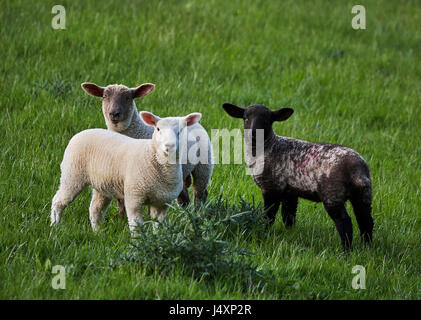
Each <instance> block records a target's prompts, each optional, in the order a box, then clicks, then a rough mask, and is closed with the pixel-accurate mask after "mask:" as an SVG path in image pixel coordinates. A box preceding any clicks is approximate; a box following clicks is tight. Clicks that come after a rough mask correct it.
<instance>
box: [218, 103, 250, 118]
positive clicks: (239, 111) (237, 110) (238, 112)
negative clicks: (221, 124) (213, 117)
mask: <svg viewBox="0 0 421 320" xmlns="http://www.w3.org/2000/svg"><path fill="white" fill-rule="evenodd" d="M222 108H224V110H225V111H226V113H228V114H229V115H230V116H231V117H234V118H241V119H242V118H243V117H244V111H246V109H244V108H241V107H237V106H236V105H233V104H231V103H224V104H223V105H222Z"/></svg>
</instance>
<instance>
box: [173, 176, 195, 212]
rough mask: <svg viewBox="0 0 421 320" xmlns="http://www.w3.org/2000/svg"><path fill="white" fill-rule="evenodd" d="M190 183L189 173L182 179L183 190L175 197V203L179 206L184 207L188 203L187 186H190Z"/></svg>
mask: <svg viewBox="0 0 421 320" xmlns="http://www.w3.org/2000/svg"><path fill="white" fill-rule="evenodd" d="M191 183H192V181H191V175H188V176H187V178H186V179H184V186H183V190H182V191H181V193H180V195H179V196H178V198H177V203H178V205H179V206H180V207H185V206H187V205H188V204H189V203H190V197H189V187H190V186H191Z"/></svg>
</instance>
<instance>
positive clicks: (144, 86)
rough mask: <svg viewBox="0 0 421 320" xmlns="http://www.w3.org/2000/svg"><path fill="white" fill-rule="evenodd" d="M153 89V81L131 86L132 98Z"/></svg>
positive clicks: (141, 95) (142, 95) (145, 94)
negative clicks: (135, 86) (134, 86)
mask: <svg viewBox="0 0 421 320" xmlns="http://www.w3.org/2000/svg"><path fill="white" fill-rule="evenodd" d="M154 89H155V85H154V84H153V83H144V84H141V85H140V86H138V87H137V88H132V89H131V90H132V93H133V99H135V98H140V97H144V96H147V95H148V94H149V93H151V92H152V91H153V90H154Z"/></svg>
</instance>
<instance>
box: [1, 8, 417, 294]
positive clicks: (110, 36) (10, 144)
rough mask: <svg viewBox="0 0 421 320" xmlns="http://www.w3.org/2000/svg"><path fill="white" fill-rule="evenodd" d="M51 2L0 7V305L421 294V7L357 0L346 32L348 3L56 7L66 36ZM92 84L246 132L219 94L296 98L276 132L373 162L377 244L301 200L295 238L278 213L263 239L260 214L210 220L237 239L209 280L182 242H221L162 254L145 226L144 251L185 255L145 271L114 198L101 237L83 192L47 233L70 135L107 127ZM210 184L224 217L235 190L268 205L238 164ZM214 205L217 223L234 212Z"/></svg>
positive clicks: (147, 105) (243, 101)
mask: <svg viewBox="0 0 421 320" xmlns="http://www.w3.org/2000/svg"><path fill="white" fill-rule="evenodd" d="M55 4H57V3H56V2H54V1H36V2H32V1H21V0H15V1H2V3H1V8H2V9H1V11H0V24H1V28H0V36H1V41H0V59H1V61H2V63H1V65H0V68H1V73H0V74H1V77H0V81H1V82H0V111H1V116H0V128H1V138H0V150H1V153H0V157H1V158H0V203H1V204H2V205H1V207H0V298H2V299H79V298H83V299H97V298H105V299H242V298H245V299H421V277H420V274H421V264H420V261H421V249H420V243H421V236H420V231H421V222H420V217H421V212H420V211H421V192H420V189H421V188H420V184H421V167H420V162H421V148H420V140H421V129H420V123H421V111H420V101H421V82H420V79H421V29H420V28H419V22H420V20H421V3H420V2H419V1H399V2H398V1H386V0H384V1H362V2H359V4H362V5H364V6H365V8H366V13H367V29H366V30H353V29H352V28H351V19H352V17H353V15H352V14H351V8H352V6H353V5H354V4H356V3H353V2H352V1H322V0H319V1H295V0H294V1H293V0H291V1H282V2H281V1H240V0H235V1H219V0H218V1H216V0H209V1H138V2H136V3H135V2H134V1H128V0H120V1H107V2H103V3H102V2H101V4H98V2H97V1H61V4H63V5H64V6H65V8H66V13H67V21H66V22H67V23H66V30H53V29H52V28H51V19H52V17H53V14H51V8H52V6H53V5H55ZM84 81H90V82H96V83H98V84H100V85H106V84H110V83H123V84H126V85H128V86H136V85H139V84H140V83H143V82H152V83H155V84H156V90H155V92H153V94H151V95H150V96H148V97H145V98H143V99H142V100H139V101H138V102H137V105H138V108H139V109H140V110H149V111H152V112H154V113H156V114H158V115H160V116H169V115H182V114H187V113H189V112H193V111H198V112H201V113H202V114H203V119H202V121H201V123H202V124H203V125H204V126H205V128H206V129H208V130H209V132H210V130H211V129H216V128H228V129H234V128H239V127H240V126H241V125H242V123H241V122H240V121H238V120H235V119H232V118H230V117H228V116H227V115H226V114H225V113H224V112H223V110H222V108H221V104H222V103H223V102H232V103H235V104H238V105H241V106H247V105H250V104H252V103H261V104H265V105H267V106H269V107H270V108H272V109H275V108H278V107H282V106H291V107H293V108H294V109H295V113H294V115H293V116H292V117H291V118H290V119H289V120H288V121H286V122H284V123H282V124H276V125H275V126H274V128H275V130H276V132H277V133H278V134H281V135H285V136H292V137H296V138H300V139H306V140H311V141H319V142H331V143H339V144H343V145H347V146H349V147H351V148H354V149H355V150H357V151H358V152H360V153H361V154H362V155H363V157H364V158H365V159H366V160H367V162H368V164H369V166H370V168H371V174H372V179H373V188H374V190H373V192H374V195H373V196H374V199H373V217H374V221H375V229H374V243H373V245H372V247H371V248H364V247H363V245H362V244H361V242H360V241H359V239H358V238H357V237H358V230H357V227H356V223H355V219H354V216H353V214H352V210H351V208H350V206H347V207H348V209H349V212H350V214H351V216H352V219H353V222H354V231H355V232H354V234H355V236H356V237H355V238H356V241H355V248H354V250H353V251H352V252H350V253H349V254H344V253H343V252H342V250H341V248H340V242H339V237H338V235H337V234H336V230H335V227H334V224H333V222H332V221H331V220H330V218H329V217H328V215H327V213H326V212H325V211H324V210H323V208H322V206H321V205H320V204H314V203H311V202H308V201H305V200H301V201H300V203H299V207H298V213H297V225H296V226H295V227H294V228H293V229H291V230H286V229H285V227H284V226H283V224H282V222H281V221H277V222H276V224H275V225H274V227H273V228H271V229H270V230H269V231H267V232H261V231H259V230H260V228H261V224H260V223H258V220H256V221H257V222H256V223H254V224H250V225H248V227H244V226H243V227H241V224H240V225H239V226H237V229H236V230H237V231H235V232H232V233H222V234H220V233H221V232H222V230H220V229H215V230H213V229H212V230H213V231H212V232H214V233H212V234H213V235H216V234H220V237H221V239H222V240H223V241H224V243H225V245H226V246H227V247H223V248H222V249H221V248H220V247H212V246H211V248H213V249H209V250H208V251H206V250H204V254H209V255H211V254H215V257H218V258H217V259H215V262H214V263H215V268H216V269H212V270H216V271H215V272H214V274H213V275H212V276H203V277H197V276H194V275H192V270H195V269H197V268H198V265H197V264H195V262H197V261H195V259H189V260H183V259H182V257H183V255H184V254H185V251H183V250H189V248H190V247H191V248H196V249H197V247H198V246H199V245H200V244H203V245H212V238H209V239H211V240H209V239H207V238H206V234H203V235H201V236H197V237H196V238H189V239H193V240H194V241H193V240H192V241H190V242H187V244H186V246H185V247H183V248H184V249H183V250H181V251H174V250H173V249H174V248H175V247H174V248H173V247H171V245H168V246H167V247H165V246H164V244H162V245H161V246H156V247H153V246H152V244H153V239H156V238H154V237H163V238H162V239H161V238H159V239H158V240H159V241H164V240H165V239H166V238H165V236H167V235H166V234H164V233H162V232H161V233H159V234H158V235H154V234H153V233H152V232H151V231H150V230H148V229H147V228H145V237H146V238H145V239H146V240H144V241H146V242H144V243H143V244H145V243H149V245H150V247H148V248H149V250H152V251H150V252H154V251H153V250H155V249H156V248H158V249H156V250H158V253H155V255H154V254H153V253H151V255H150V257H151V259H157V260H156V261H161V262H162V261H164V260H165V259H167V258H168V259H169V260H165V261H166V262H168V261H173V260H171V259H175V260H174V261H175V262H174V265H173V266H172V267H171V268H164V267H163V268H160V267H159V266H158V267H156V266H155V267H153V263H152V262H151V263H152V265H151V264H150V263H148V260H147V259H146V260H145V255H144V253H142V250H141V247H139V249H138V251H136V250H135V249H134V248H135V247H132V244H133V240H132V239H130V236H129V232H128V227H127V224H126V222H125V221H122V220H120V219H119V218H118V212H117V211H118V209H117V206H116V203H115V202H113V204H112V206H111V207H110V208H109V210H108V215H107V219H106V221H105V222H104V223H103V225H102V227H101V229H100V231H99V232H98V233H94V232H92V230H91V228H90V224H89V219H88V207H89V197H90V192H89V191H88V190H86V191H85V192H83V193H82V194H81V195H80V196H79V197H78V198H77V200H76V201H75V202H74V203H73V204H72V205H71V206H70V207H68V208H67V209H66V211H65V214H64V221H63V224H62V225H61V226H60V227H58V228H50V226H49V208H50V203H51V199H52V197H53V195H54V193H55V191H56V189H57V187H58V182H59V175H60V170H59V164H60V162H61V159H62V155H63V152H64V149H65V147H66V145H67V143H68V141H69V139H70V138H71V137H72V136H73V135H74V134H76V133H77V132H79V131H82V130H84V129H86V128H95V127H101V128H104V127H105V124H104V120H103V116H102V113H101V109H100V100H98V99H95V98H93V97H90V96H88V95H86V94H85V93H84V92H83V91H82V90H81V88H80V83H81V82H84ZM209 193H210V202H209V204H208V205H207V206H210V208H212V206H213V205H214V204H215V202H216V201H217V199H218V198H219V197H221V198H222V199H224V200H226V201H227V202H228V205H230V206H231V207H227V209H226V210H227V211H229V210H231V211H232V212H231V211H230V212H231V213H230V214H235V212H237V213H238V212H240V211H241V210H240V209H235V208H236V207H235V206H236V205H239V203H240V202H241V200H240V197H241V198H243V199H244V200H245V201H247V202H249V203H252V202H253V201H254V203H255V205H254V207H257V209H253V208H254V207H253V206H252V209H251V212H259V210H260V209H259V208H260V207H261V203H262V199H261V194H260V190H259V189H258V188H257V187H256V186H255V185H254V183H253V180H252V178H251V177H250V176H248V175H246V174H245V164H242V165H217V166H216V167H215V170H214V174H213V177H212V180H211V184H210V188H209ZM228 208H234V209H228ZM189 210H190V211H189V212H190V214H191V215H194V214H195V210H194V209H193V208H190V209H189ZM202 210H204V211H203V212H205V213H200V212H202V211H200V210H199V211H197V212H196V213H197V215H198V217H202V218H203V219H204V220H200V221H202V222H200V223H204V224H205V225H206V223H207V222H206V221H207V220H206V219H207V218H206V212H208V211H207V210H211V209H209V208H208V209H206V208H203V209H202ZM221 210H222V211H221V212H219V215H218V216H217V219H216V220H215V221H216V222H218V221H219V222H221V221H224V213H227V215H229V214H228V212H224V210H225V209H221ZM236 210H237V211H236ZM187 214H189V213H187ZM203 215H204V216H203ZM167 217H168V224H169V225H170V226H173V227H174V228H176V230H178V229H177V228H180V227H181V226H182V221H184V220H182V219H185V217H184V218H183V212H182V211H180V210H178V209H171V210H170V212H169V213H168V216H167ZM202 218H201V219H202ZM218 219H219V220H218ZM216 222H215V223H216ZM234 229H235V228H234ZM165 230H167V229H165ZM186 232H187V231H186ZM170 235H171V234H170ZM170 235H168V237H170ZM187 236H192V235H191V234H190V233H187ZM169 239H171V238H169ZM206 239H207V240H206ZM209 241H210V242H209ZM158 243H165V242H158ZM176 243H177V242H174V246H175V245H176ZM189 243H190V244H189ZM140 244H142V242H140ZM196 245H197V246H196ZM151 248H152V249H151ZM153 248H155V249H153ZM159 248H161V249H159ZM204 248H208V247H206V246H205V247H204ZM224 248H225V249H224ZM227 248H228V249H229V250H234V251H235V250H244V252H247V254H245V256H244V259H245V260H244V261H242V260H241V259H242V258H241V255H240V256H237V257H236V258H235V259H237V260H236V263H237V264H234V265H235V266H236V268H244V270H246V269H247V268H248V267H250V270H251V271H250V272H252V273H253V274H254V273H262V274H264V279H265V281H267V285H265V286H263V287H258V286H254V285H253V283H254V282H253V281H257V280H255V279H254V278H253V279H254V280H253V279H251V278H250V279H251V280H250V281H249V282H247V281H248V280H247V279H248V278H247V277H248V275H245V276H244V275H242V274H243V273H242V272H239V271H238V270H239V269H227V271H226V272H225V273H224V272H223V270H224V269H222V271H221V269H218V268H219V267H220V265H223V262H224V261H228V260H226V259H228V258H229V257H227V256H226V253H224V252H225V251H223V250H226V249H227ZM133 250H135V251H133ZM159 250H167V251H165V252H167V253H168V252H170V253H171V254H168V255H165V256H162V255H160V254H159V252H162V251H159ZM192 250H193V249H192ZM212 250H215V251H212ZM221 250H222V251H221ZM130 252H131V257H132V258H131V259H129V258H127V256H126V254H127V253H130ZM183 252H184V253H183ZM124 257H126V258H124ZM133 257H134V258H133ZM193 257H194V255H193ZM210 257H211V256H210ZM201 258H204V257H201ZM205 258H206V257H205ZM159 259H161V260H159ZM162 259H164V260H162ZM224 259H225V260H224ZM142 261H143V262H142ZM151 261H152V260H151ZM165 261H164V262H165ZM183 261H184V262H183ZM198 261H199V262H200V261H201V260H198ZM221 263H222V264H221ZM56 264H59V265H63V266H65V267H66V270H67V279H66V290H54V289H52V287H51V280H52V277H53V276H54V275H53V274H51V266H53V265H56ZM357 264H359V265H363V266H364V267H365V268H366V271H367V284H366V285H367V289H366V290H354V289H352V287H351V281H352V278H353V276H354V274H352V273H351V270H352V267H353V266H354V265H357ZM199 269H200V268H199ZM200 270H202V271H203V269H200ZM200 270H199V271H200ZM233 270H234V271H233ZM235 270H237V271H235ZM244 270H243V271H244ZM196 275H197V273H196ZM244 281H245V282H246V283H248V284H249V285H242V283H243V282H244Z"/></svg>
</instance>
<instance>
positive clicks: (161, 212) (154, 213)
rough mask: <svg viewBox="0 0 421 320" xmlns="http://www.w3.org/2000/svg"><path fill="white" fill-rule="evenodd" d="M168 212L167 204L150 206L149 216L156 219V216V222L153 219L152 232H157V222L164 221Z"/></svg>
mask: <svg viewBox="0 0 421 320" xmlns="http://www.w3.org/2000/svg"><path fill="white" fill-rule="evenodd" d="M167 212H168V206H162V207H154V206H151V218H152V219H156V218H158V222H157V221H155V222H154V224H153V228H154V232H157V230H158V226H159V223H161V222H162V221H164V219H165V216H166V215H167Z"/></svg>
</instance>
